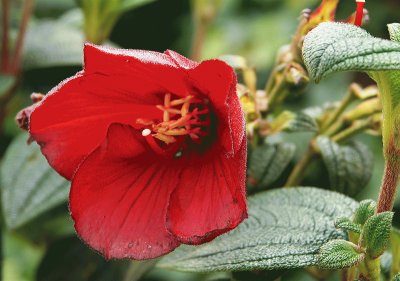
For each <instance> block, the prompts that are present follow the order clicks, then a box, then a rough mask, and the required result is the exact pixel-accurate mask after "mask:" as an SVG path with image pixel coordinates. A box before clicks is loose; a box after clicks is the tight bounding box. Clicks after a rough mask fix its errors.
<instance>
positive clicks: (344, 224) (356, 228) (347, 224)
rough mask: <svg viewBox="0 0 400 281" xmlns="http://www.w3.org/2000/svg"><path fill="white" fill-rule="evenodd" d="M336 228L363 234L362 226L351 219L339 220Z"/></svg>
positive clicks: (336, 222)
mask: <svg viewBox="0 0 400 281" xmlns="http://www.w3.org/2000/svg"><path fill="white" fill-rule="evenodd" d="M335 226H336V227H337V228H341V229H343V230H346V231H352V232H355V233H358V234H360V233H361V226H360V225H359V224H356V223H354V222H352V221H351V220H350V219H349V218H339V219H337V220H336V221H335Z"/></svg>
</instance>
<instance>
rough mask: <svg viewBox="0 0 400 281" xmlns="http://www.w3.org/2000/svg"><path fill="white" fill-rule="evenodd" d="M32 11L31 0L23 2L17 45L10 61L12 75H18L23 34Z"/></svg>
mask: <svg viewBox="0 0 400 281" xmlns="http://www.w3.org/2000/svg"><path fill="white" fill-rule="evenodd" d="M32 9H33V0H25V2H24V6H23V11H22V20H21V23H20V26H19V31H18V37H17V43H16V46H15V50H14V56H13V61H12V71H13V73H18V72H19V68H20V63H21V56H22V49H23V46H24V40H25V34H26V30H27V27H28V22H29V19H30V17H31V14H32Z"/></svg>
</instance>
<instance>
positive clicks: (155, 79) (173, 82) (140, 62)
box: [84, 44, 190, 96]
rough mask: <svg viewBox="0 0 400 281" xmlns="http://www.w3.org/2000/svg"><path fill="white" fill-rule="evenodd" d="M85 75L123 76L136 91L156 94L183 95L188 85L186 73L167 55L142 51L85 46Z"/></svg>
mask: <svg viewBox="0 0 400 281" xmlns="http://www.w3.org/2000/svg"><path fill="white" fill-rule="evenodd" d="M84 53H85V73H86V74H90V73H102V74H104V75H111V76H113V77H118V76H122V77H126V78H127V79H130V80H131V83H130V87H131V89H135V90H136V91H137V92H139V91H140V87H144V86H147V87H148V86H150V85H151V86H153V87H154V86H157V87H158V89H159V94H162V95H164V94H165V93H166V92H170V93H173V94H176V95H182V96H185V95H187V94H188V89H190V85H188V84H187V81H186V76H187V73H186V70H185V69H183V68H181V67H178V66H177V64H176V61H175V60H174V59H173V58H172V57H170V56H169V55H167V54H163V53H157V52H152V51H143V50H126V49H116V48H110V47H100V46H95V45H91V44H86V45H85V50H84Z"/></svg>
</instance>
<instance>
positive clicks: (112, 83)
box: [30, 73, 162, 179]
mask: <svg viewBox="0 0 400 281" xmlns="http://www.w3.org/2000/svg"><path fill="white" fill-rule="evenodd" d="M122 79H123V78H120V79H117V78H112V77H107V76H103V75H100V74H92V75H83V74H82V73H80V74H78V75H77V76H75V77H73V78H72V79H70V80H68V81H66V82H63V83H61V84H60V86H59V87H58V88H55V89H54V90H53V91H52V92H51V93H49V94H48V95H47V96H46V98H45V99H44V100H43V101H42V102H41V104H40V105H39V106H37V107H36V108H35V110H34V111H33V113H32V114H31V116H30V133H31V135H32V137H33V138H34V139H35V140H36V141H37V142H38V143H39V144H40V145H41V147H42V152H43V154H44V155H45V156H46V158H47V160H48V161H49V163H50V165H51V166H52V167H53V168H54V169H55V170H57V171H58V172H59V173H60V174H61V175H63V176H64V177H66V178H67V179H71V178H72V176H73V174H74V172H75V170H76V169H77V167H78V165H79V164H80V163H81V161H82V160H83V158H84V157H86V156H87V155H88V154H89V153H90V152H91V151H93V150H94V149H95V148H96V147H97V146H98V145H99V144H100V143H101V142H102V141H103V140H104V137H105V134H106V132H107V128H108V126H109V125H110V124H111V123H122V124H132V125H135V123H136V119H137V118H145V119H153V118H154V119H155V118H161V116H162V115H161V111H160V110H158V109H157V108H156V107H155V106H154V104H157V103H158V102H161V101H160V100H159V99H157V97H153V99H152V98H151V97H149V98H148V99H147V100H146V102H147V103H148V102H150V103H152V102H153V104H151V105H150V104H148V105H146V102H145V101H142V102H141V101H140V100H139V99H140V96H139V97H138V96H136V92H135V91H136V90H135V91H132V93H131V92H128V90H127V88H128V87H131V88H133V89H135V88H134V87H132V86H126V85H127V83H129V81H124V80H122ZM139 90H143V91H144V93H149V91H150V90H151V89H147V91H146V89H145V88H144V87H140V88H139ZM157 101H158V102H157Z"/></svg>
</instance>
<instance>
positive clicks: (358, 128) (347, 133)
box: [331, 119, 371, 142]
mask: <svg viewBox="0 0 400 281" xmlns="http://www.w3.org/2000/svg"><path fill="white" fill-rule="evenodd" d="M370 126H371V122H370V121H369V120H368V119H366V120H363V121H360V122H355V123H354V124H353V125H352V126H350V127H349V128H347V129H345V130H343V131H341V132H339V133H338V134H336V135H334V136H333V137H332V138H331V139H332V140H333V141H335V142H341V141H343V140H345V139H349V138H350V137H352V136H354V135H356V134H358V133H360V132H362V131H364V130H365V129H367V128H369V127H370Z"/></svg>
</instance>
